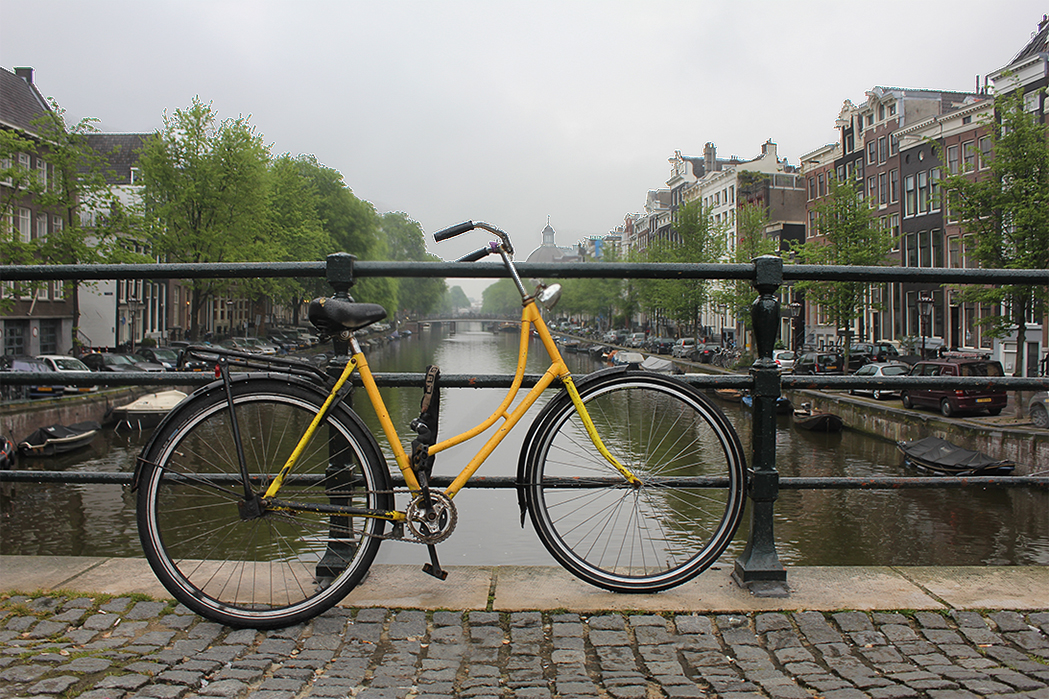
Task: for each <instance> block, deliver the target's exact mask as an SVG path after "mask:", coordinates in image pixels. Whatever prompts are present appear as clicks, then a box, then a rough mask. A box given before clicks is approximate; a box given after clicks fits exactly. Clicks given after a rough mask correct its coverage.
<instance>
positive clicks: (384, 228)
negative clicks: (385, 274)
mask: <svg viewBox="0 0 1049 699" xmlns="http://www.w3.org/2000/svg"><path fill="white" fill-rule="evenodd" d="M380 229H381V232H382V236H383V237H384V238H385V239H386V246H387V254H388V255H389V258H388V259H390V260H404V261H415V262H440V258H439V257H437V256H436V255H432V254H430V253H428V252H426V235H425V233H423V229H422V226H420V225H419V224H418V223H417V222H416V221H413V220H412V219H410V218H409V217H408V215H407V214H405V213H402V212H399V211H391V212H388V213H385V214H383V215H382V219H381V221H380ZM397 282H398V283H397V301H398V305H399V310H401V311H403V312H406V313H409V314H412V315H424V314H426V313H429V312H430V311H432V310H434V309H435V308H437V307H438V305H439V304H440V302H441V299H442V298H443V297H444V295H445V292H446V291H447V290H448V283H447V282H446V281H445V280H444V279H440V278H437V277H402V278H400V279H398V280H397ZM460 291H462V290H461V289H460ZM466 305H467V306H469V305H470V304H469V302H467V304H466Z"/></svg>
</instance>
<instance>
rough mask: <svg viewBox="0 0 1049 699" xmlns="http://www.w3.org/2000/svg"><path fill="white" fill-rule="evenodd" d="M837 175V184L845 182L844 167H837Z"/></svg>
mask: <svg viewBox="0 0 1049 699" xmlns="http://www.w3.org/2000/svg"><path fill="white" fill-rule="evenodd" d="M837 173H838V182H844V181H845V166H844V165H839V166H838V169H837Z"/></svg>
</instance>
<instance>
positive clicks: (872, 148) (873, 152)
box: [867, 140, 878, 165]
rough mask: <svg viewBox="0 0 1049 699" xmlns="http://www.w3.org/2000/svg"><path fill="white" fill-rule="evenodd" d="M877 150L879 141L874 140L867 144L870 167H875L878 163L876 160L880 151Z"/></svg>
mask: <svg viewBox="0 0 1049 699" xmlns="http://www.w3.org/2000/svg"><path fill="white" fill-rule="evenodd" d="M877 149H878V143H877V141H874V140H872V141H871V142H870V143H868V144H867V164H868V165H873V164H874V163H876V162H878V161H877V160H876V158H877V157H878V150H877Z"/></svg>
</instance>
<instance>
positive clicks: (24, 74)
mask: <svg viewBox="0 0 1049 699" xmlns="http://www.w3.org/2000/svg"><path fill="white" fill-rule="evenodd" d="M15 75H17V76H18V77H20V78H22V80H25V81H26V82H27V83H29V84H30V85H32V84H33V69H32V68H15Z"/></svg>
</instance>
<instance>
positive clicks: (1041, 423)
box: [1027, 391, 1049, 430]
mask: <svg viewBox="0 0 1049 699" xmlns="http://www.w3.org/2000/svg"><path fill="white" fill-rule="evenodd" d="M1027 414H1028V415H1030V416H1031V423H1032V424H1033V425H1034V426H1035V427H1041V428H1042V429H1043V430H1044V429H1046V428H1049V391H1039V392H1038V393H1036V394H1034V395H1033V396H1031V400H1030V401H1029V402H1028V403H1027Z"/></svg>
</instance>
